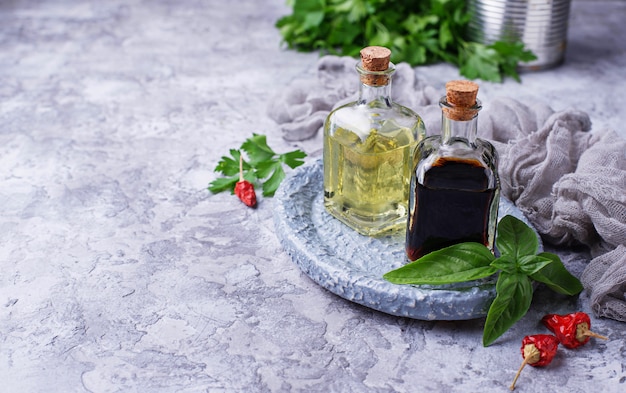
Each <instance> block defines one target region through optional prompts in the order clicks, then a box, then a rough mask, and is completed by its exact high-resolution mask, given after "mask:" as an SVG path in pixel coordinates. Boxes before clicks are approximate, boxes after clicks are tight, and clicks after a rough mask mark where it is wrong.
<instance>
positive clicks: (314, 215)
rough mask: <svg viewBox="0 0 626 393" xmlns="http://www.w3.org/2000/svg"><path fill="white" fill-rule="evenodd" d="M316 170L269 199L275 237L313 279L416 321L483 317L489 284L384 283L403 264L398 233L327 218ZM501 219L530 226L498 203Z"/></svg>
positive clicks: (303, 171)
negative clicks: (371, 232) (360, 229)
mask: <svg viewBox="0 0 626 393" xmlns="http://www.w3.org/2000/svg"><path fill="white" fill-rule="evenodd" d="M322 172H323V171H322V161H321V160H317V161H313V162H311V163H308V164H306V165H303V166H301V167H299V168H297V169H296V170H295V171H293V172H292V173H291V174H290V175H288V176H287V178H286V179H285V180H284V181H283V183H282V184H281V186H280V187H279V189H278V191H277V192H276V195H275V196H274V204H275V205H274V224H275V227H276V234H277V236H278V238H279V240H280V242H281V244H282V246H283V247H284V249H285V251H286V252H287V253H288V254H289V255H290V256H291V258H292V259H293V261H294V262H295V263H296V264H297V265H298V266H299V267H300V269H301V270H302V271H303V272H304V273H306V274H307V275H308V276H309V277H310V278H311V279H312V280H313V281H315V282H316V283H317V284H319V285H320V286H322V287H324V288H326V289H327V290H329V291H330V292H332V293H334V294H336V295H338V296H341V297H342V298H344V299H347V300H350V301H352V302H355V303H358V304H361V305H364V306H366V307H370V308H372V309H375V310H378V311H382V312H385V313H388V314H391V315H397V316H402V317H409V318H415V319H421V320H465V319H474V318H481V317H484V316H485V315H487V310H488V309H489V305H490V304H491V302H492V300H493V299H494V297H495V281H494V279H493V278H489V279H486V280H482V281H473V282H468V283H460V284H454V285H446V286H417V285H397V284H392V283H390V282H388V281H386V280H385V279H383V278H382V276H383V274H385V273H386V272H388V271H390V270H393V269H396V268H398V267H400V266H402V265H404V264H406V262H407V260H406V255H405V253H404V236H405V233H404V231H398V232H396V233H394V234H390V235H388V236H384V237H377V238H373V237H368V236H363V235H360V234H358V233H357V232H355V231H354V230H352V229H350V228H348V227H347V226H346V225H344V224H343V223H341V222H340V221H339V220H337V219H335V218H334V217H332V216H331V215H330V214H328V213H327V212H326V210H325V209H324V203H323V173H322ZM507 214H510V215H513V216H515V217H517V218H519V219H521V220H522V221H524V222H525V223H526V224H528V225H530V223H529V222H528V220H527V219H526V218H525V217H524V216H523V214H522V213H521V212H520V211H519V209H517V208H516V207H515V206H514V205H513V204H512V203H511V202H510V201H508V200H506V199H504V198H501V201H500V207H499V217H500V218H501V217H504V216H505V215H507ZM531 227H532V226H531ZM538 237H539V236H538ZM540 244H541V241H540Z"/></svg>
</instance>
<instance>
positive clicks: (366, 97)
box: [357, 80, 391, 106]
mask: <svg viewBox="0 0 626 393" xmlns="http://www.w3.org/2000/svg"><path fill="white" fill-rule="evenodd" d="M375 101H378V102H380V103H382V104H383V105H386V106H391V80H389V82H388V83H387V84H386V85H381V86H371V85H368V84H366V83H362V82H361V86H360V88H359V98H358V100H357V102H358V103H359V104H368V103H371V102H375Z"/></svg>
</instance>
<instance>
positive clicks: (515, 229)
mask: <svg viewBox="0 0 626 393" xmlns="http://www.w3.org/2000/svg"><path fill="white" fill-rule="evenodd" d="M496 247H497V248H498V250H499V251H500V254H501V255H511V256H513V257H515V258H516V259H519V258H521V257H523V256H524V255H536V254H537V251H538V249H539V240H538V239H537V235H536V234H535V232H534V231H533V230H532V229H531V228H530V227H529V226H528V225H526V224H525V223H524V222H523V221H522V220H520V219H518V218H515V217H513V216H511V215H506V216H504V217H503V218H502V219H501V220H500V222H499V223H498V236H497V237H496Z"/></svg>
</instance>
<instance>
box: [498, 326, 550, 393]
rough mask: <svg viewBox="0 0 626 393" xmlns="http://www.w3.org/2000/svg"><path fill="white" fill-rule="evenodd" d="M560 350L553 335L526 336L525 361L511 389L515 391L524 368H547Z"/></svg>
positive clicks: (523, 345)
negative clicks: (527, 366) (529, 366)
mask: <svg viewBox="0 0 626 393" xmlns="http://www.w3.org/2000/svg"><path fill="white" fill-rule="evenodd" d="M558 348H559V340H558V339H557V338H556V337H555V336H553V335H552V334H534V335H532V336H526V337H524V338H523V339H522V348H521V351H522V358H524V361H523V362H522V365H521V366H520V368H519V370H517V374H515V379H514V380H513V383H512V384H511V386H510V387H509V388H510V389H511V390H514V389H515V383H516V382H517V379H518V378H519V376H520V374H521V373H522V370H523V369H524V366H526V365H527V364H529V365H531V366H533V367H543V366H547V365H548V364H550V362H552V359H553V358H554V355H556V351H557V349H558Z"/></svg>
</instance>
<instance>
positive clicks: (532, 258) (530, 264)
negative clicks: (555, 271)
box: [517, 255, 552, 276]
mask: <svg viewBox="0 0 626 393" xmlns="http://www.w3.org/2000/svg"><path fill="white" fill-rule="evenodd" d="M550 263H552V260H551V259H548V258H544V257H542V256H539V255H524V256H523V257H521V258H520V259H519V260H518V262H517V268H518V271H519V272H520V273H524V274H526V275H527V276H530V275H532V274H535V273H537V272H538V271H539V270H541V269H543V268H544V267H546V266H547V265H549V264H550Z"/></svg>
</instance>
